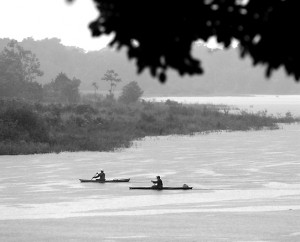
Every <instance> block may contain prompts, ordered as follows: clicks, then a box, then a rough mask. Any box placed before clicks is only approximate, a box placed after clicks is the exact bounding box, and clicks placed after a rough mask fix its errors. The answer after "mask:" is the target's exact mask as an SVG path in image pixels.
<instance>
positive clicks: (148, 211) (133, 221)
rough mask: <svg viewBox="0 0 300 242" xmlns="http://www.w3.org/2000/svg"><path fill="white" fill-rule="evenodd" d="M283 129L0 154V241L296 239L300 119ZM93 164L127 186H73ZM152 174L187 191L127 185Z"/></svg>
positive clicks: (287, 106)
mask: <svg viewBox="0 0 300 242" xmlns="http://www.w3.org/2000/svg"><path fill="white" fill-rule="evenodd" d="M295 97H296V96H295ZM224 98H226V97H224ZM239 98H240V99H242V97H239ZM274 98H276V97H274ZM279 99H282V100H283V99H284V100H285V98H282V97H281V96H280V97H279ZM299 100H300V98H299ZM224 102H225V101H224ZM204 103H205V102H204ZM210 103H211V102H210ZM253 103H254V104H251V102H250V104H249V105H252V108H255V106H256V105H259V103H258V104H256V103H255V102H254V101H253ZM225 104H228V103H225ZM234 104H235V105H237V106H239V105H241V103H240V102H237V103H234ZM243 105H248V103H246V104H243ZM271 105H274V104H271ZM275 106H277V107H280V108H278V110H276V108H275ZM239 107H241V108H242V106H239ZM260 107H262V108H267V107H265V106H264V105H263V104H261V106H260ZM299 107H300V103H297V102H296V101H295V100H293V102H291V103H287V102H284V103H279V104H278V103H277V104H276V105H274V106H273V108H274V110H271V111H272V112H277V111H278V112H282V113H285V112H287V111H290V112H291V113H293V114H295V115H298V114H299V113H298V112H299V110H300V108H299ZM243 108H244V107H243ZM268 111H269V109H268ZM271 111H270V112H271ZM280 127H281V128H280V129H278V130H272V131H268V130H261V131H251V132H250V131H249V132H218V133H211V134H206V135H193V136H164V137H147V138H145V139H143V140H140V141H136V142H135V143H134V145H133V146H132V147H131V148H129V149H124V150H119V151H117V152H74V153H60V154H41V155H27V156H23V155H20V156H1V157H0V168H1V169H0V181H1V183H0V191H1V193H0V240H1V241H95V240H98V241H153V240H157V241H300V149H299V143H300V124H292V125H280ZM100 169H104V170H105V172H106V176H107V178H108V179H109V178H131V180H130V183H118V184H109V183H107V184H93V183H80V182H79V180H78V179H79V178H86V179H90V178H91V177H92V176H93V175H94V173H95V172H96V171H99V170H100ZM156 175H160V176H161V177H162V179H163V182H164V185H165V186H182V184H184V183H185V184H188V185H190V186H193V190H187V191H147V190H129V188H128V187H129V186H150V185H151V182H150V180H151V179H154V178H155V176H156Z"/></svg>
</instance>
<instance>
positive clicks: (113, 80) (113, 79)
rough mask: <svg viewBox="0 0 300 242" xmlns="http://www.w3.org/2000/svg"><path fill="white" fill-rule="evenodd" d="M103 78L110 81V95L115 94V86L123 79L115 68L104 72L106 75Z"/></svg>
mask: <svg viewBox="0 0 300 242" xmlns="http://www.w3.org/2000/svg"><path fill="white" fill-rule="evenodd" d="M101 80H104V81H107V82H109V83H110V89H109V96H110V97H113V96H114V93H113V92H114V88H115V87H116V86H117V83H118V82H120V81H122V79H121V78H119V74H118V73H116V72H115V71H114V70H107V71H106V72H105V74H104V76H103V77H102V78H101Z"/></svg>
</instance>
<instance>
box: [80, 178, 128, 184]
mask: <svg viewBox="0 0 300 242" xmlns="http://www.w3.org/2000/svg"><path fill="white" fill-rule="evenodd" d="M79 181H80V182H97V183H107V182H129V181H130V178H124V179H112V180H105V181H100V180H99V179H98V180H97V179H95V180H87V179H79Z"/></svg>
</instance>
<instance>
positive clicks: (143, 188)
mask: <svg viewBox="0 0 300 242" xmlns="http://www.w3.org/2000/svg"><path fill="white" fill-rule="evenodd" d="M129 189H136V190H190V189H193V187H163V188H162V189H158V188H155V187H129Z"/></svg>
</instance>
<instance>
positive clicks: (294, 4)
mask: <svg viewBox="0 0 300 242" xmlns="http://www.w3.org/2000/svg"><path fill="white" fill-rule="evenodd" d="M68 1H70V2H71V1H73V0H68ZM94 2H95V3H96V5H97V9H98V10H99V13H101V15H99V17H98V18H97V19H96V20H94V21H93V22H92V23H91V24H90V29H91V31H92V34H93V36H101V35H104V34H111V33H114V34H115V37H114V39H113V40H112V41H111V43H110V45H111V46H114V45H115V46H117V47H118V48H120V47H123V46H125V47H127V48H128V57H129V58H134V59H136V60H137V61H136V64H137V67H138V72H141V71H142V70H143V69H145V68H147V67H149V68H150V71H151V73H152V75H153V76H155V77H158V78H159V79H160V81H161V82H164V81H165V80H166V70H167V69H169V68H173V69H175V70H177V71H178V72H179V73H180V74H181V75H184V74H190V75H193V74H201V73H202V72H203V69H202V67H201V65H200V61H199V60H197V59H195V58H193V57H192V56H191V46H192V43H193V42H194V41H196V40H199V39H201V40H204V41H207V40H208V39H209V38H210V37H212V36H216V38H217V41H218V42H219V43H221V44H223V45H224V46H225V47H226V48H227V47H229V45H230V43H231V41H232V39H233V38H234V39H237V40H238V41H239V42H240V53H241V56H245V55H249V56H251V57H252V59H253V64H254V65H256V64H258V63H262V64H265V65H266V67H267V71H266V74H267V76H270V74H271V72H272V71H273V70H274V69H277V68H279V67H280V66H283V67H284V68H285V70H286V72H287V73H288V74H290V75H293V76H294V77H295V79H296V80H299V77H300V68H299V64H300V47H299V42H300V35H299V34H298V22H299V9H300V2H299V1H297V0H263V1H261V0H249V1H247V0H202V1H201V0H191V1H188V2H184V1H173V2H170V1H155V0H154V1H153V0H152V1H140V0H131V1H118V0H94Z"/></svg>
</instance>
